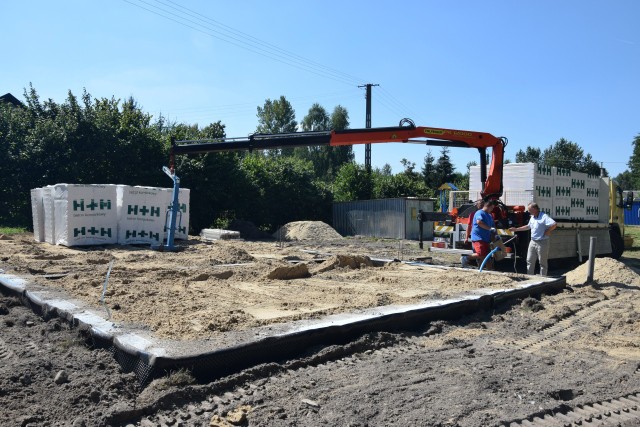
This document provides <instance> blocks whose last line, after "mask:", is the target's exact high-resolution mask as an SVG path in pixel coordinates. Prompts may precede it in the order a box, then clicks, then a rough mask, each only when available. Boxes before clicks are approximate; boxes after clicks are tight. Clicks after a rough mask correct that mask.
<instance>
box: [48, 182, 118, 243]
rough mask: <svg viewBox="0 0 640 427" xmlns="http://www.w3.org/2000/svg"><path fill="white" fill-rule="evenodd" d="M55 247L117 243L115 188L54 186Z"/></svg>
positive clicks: (108, 186)
mask: <svg viewBox="0 0 640 427" xmlns="http://www.w3.org/2000/svg"><path fill="white" fill-rule="evenodd" d="M53 198H54V212H55V213H54V218H55V243H56V244H59V245H65V246H80V245H104V244H113V243H116V242H117V239H118V236H117V230H118V215H117V204H116V198H117V194H116V186H115V185H96V184H93V185H83V184H56V185H55V186H53Z"/></svg>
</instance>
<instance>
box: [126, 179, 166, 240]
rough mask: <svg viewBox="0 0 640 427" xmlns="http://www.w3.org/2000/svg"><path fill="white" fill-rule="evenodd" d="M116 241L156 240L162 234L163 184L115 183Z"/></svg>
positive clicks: (163, 212) (163, 219) (161, 237)
mask: <svg viewBox="0 0 640 427" xmlns="http://www.w3.org/2000/svg"><path fill="white" fill-rule="evenodd" d="M117 192H118V211H117V212H118V243H119V244H121V245H131V244H159V243H161V242H162V240H163V238H164V221H165V203H164V199H165V196H164V188H156V187H132V186H129V185H118V186H117Z"/></svg>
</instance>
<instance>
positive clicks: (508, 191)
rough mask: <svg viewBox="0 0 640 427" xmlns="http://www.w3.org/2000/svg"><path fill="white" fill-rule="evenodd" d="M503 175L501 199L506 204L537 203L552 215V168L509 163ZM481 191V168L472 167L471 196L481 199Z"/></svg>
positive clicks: (532, 164) (531, 164)
mask: <svg viewBox="0 0 640 427" xmlns="http://www.w3.org/2000/svg"><path fill="white" fill-rule="evenodd" d="M488 173H489V168H488V167H487V174H488ZM502 173H503V177H502V185H503V194H502V197H501V199H502V201H503V202H504V203H505V204H507V205H509V206H527V205H528V204H529V203H530V202H533V201H535V202H536V203H538V205H539V206H540V210H541V211H543V212H545V213H547V214H550V213H551V211H552V208H553V198H552V187H553V176H552V170H551V167H549V166H545V165H537V164H535V163H507V164H506V165H504V166H503V169H502ZM481 190H482V182H481V181H480V166H472V167H471V168H470V169H469V196H470V197H472V196H475V195H478V196H477V198H480V196H479V195H480V191H481ZM474 200H475V199H474Z"/></svg>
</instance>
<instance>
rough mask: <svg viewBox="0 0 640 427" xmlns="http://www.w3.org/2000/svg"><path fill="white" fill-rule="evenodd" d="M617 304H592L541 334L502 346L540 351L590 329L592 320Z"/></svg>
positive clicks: (505, 343) (542, 331)
mask: <svg viewBox="0 0 640 427" xmlns="http://www.w3.org/2000/svg"><path fill="white" fill-rule="evenodd" d="M615 303H616V302H615V301H612V300H604V301H596V302H592V303H591V304H587V305H585V306H584V307H582V308H580V309H579V310H577V311H575V312H574V313H573V314H572V315H571V316H569V317H566V318H564V319H562V320H560V321H559V322H557V323H554V324H552V325H549V326H548V327H546V328H544V329H542V330H540V331H539V332H534V333H532V334H530V335H527V336H526V337H524V338H521V339H518V340H512V341H506V342H504V343H502V345H503V346H509V347H516V348H517V349H519V350H535V349H539V348H540V347H542V346H543V345H545V344H547V343H548V342H554V341H557V340H560V339H565V338H567V337H569V336H571V335H573V334H574V333H576V332H578V331H580V330H582V329H585V330H586V329H588V327H589V321H590V320H592V319H594V318H596V317H597V316H598V315H599V314H600V313H601V312H602V311H603V310H606V309H612V308H615V305H616V304H615Z"/></svg>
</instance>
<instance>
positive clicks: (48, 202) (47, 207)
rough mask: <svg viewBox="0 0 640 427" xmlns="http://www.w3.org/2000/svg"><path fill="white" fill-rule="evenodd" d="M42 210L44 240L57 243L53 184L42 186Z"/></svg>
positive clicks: (53, 243)
mask: <svg viewBox="0 0 640 427" xmlns="http://www.w3.org/2000/svg"><path fill="white" fill-rule="evenodd" d="M42 210H43V213H44V241H45V242H47V243H51V244H52V245H55V244H56V233H55V232H56V222H55V215H54V204H53V186H52V185H47V186H46V187H43V188H42Z"/></svg>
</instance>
